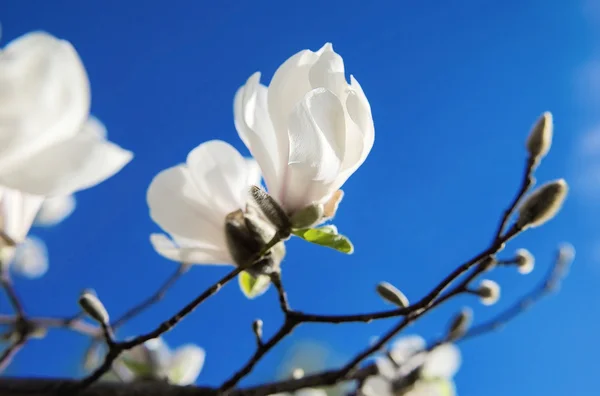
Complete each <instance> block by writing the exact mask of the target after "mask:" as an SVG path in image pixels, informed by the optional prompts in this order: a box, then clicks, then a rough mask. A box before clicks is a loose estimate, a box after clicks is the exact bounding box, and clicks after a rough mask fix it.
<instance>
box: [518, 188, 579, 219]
mask: <svg viewBox="0 0 600 396" xmlns="http://www.w3.org/2000/svg"><path fill="white" fill-rule="evenodd" d="M568 190H569V187H568V185H567V182H566V181H565V180H564V179H558V180H554V181H551V182H548V183H546V184H544V185H542V186H541V187H539V188H538V189H536V190H535V191H534V192H533V193H531V195H529V197H527V199H525V202H523V204H522V205H521V207H520V208H519V218H518V219H517V227H519V228H521V229H526V228H529V227H538V226H540V225H542V224H544V223H545V222H547V221H548V220H550V219H552V218H553V217H554V216H556V214H557V213H558V211H559V210H560V208H561V207H562V204H563V202H564V201H565V198H566V197H567V192H568Z"/></svg>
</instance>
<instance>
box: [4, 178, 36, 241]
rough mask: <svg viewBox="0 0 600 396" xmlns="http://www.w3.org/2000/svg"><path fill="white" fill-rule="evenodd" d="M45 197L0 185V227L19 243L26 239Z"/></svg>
mask: <svg viewBox="0 0 600 396" xmlns="http://www.w3.org/2000/svg"><path fill="white" fill-rule="evenodd" d="M43 200H44V198H43V197H41V196H38V195H31V194H26V193H23V192H21V191H17V190H12V189H9V188H5V187H0V227H1V228H2V231H3V232H4V233H5V234H6V235H8V236H9V237H10V238H12V239H13V240H14V241H15V242H17V243H19V242H22V241H23V240H24V239H25V236H26V235H27V233H29V229H30V228H31V225H32V223H33V219H34V218H35V215H36V214H37V212H38V210H39V208H40V206H41V205H42V201H43Z"/></svg>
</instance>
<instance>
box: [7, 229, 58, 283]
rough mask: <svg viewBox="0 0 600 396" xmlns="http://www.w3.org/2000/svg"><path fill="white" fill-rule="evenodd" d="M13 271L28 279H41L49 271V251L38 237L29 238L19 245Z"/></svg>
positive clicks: (13, 262) (11, 265)
mask: <svg viewBox="0 0 600 396" xmlns="http://www.w3.org/2000/svg"><path fill="white" fill-rule="evenodd" d="M9 266H10V268H11V270H12V271H13V272H15V273H17V274H19V275H22V276H25V277H27V278H32V279H33V278H39V277H40V276H42V275H44V274H45V273H46V272H47V271H48V249H47V248H46V244H45V243H44V241H42V240H41V239H40V238H38V237H34V236H29V237H27V238H25V241H23V242H22V243H20V244H19V245H17V249H16V252H15V257H14V259H13V261H12V263H10V264H9Z"/></svg>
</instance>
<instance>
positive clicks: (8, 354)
mask: <svg viewBox="0 0 600 396" xmlns="http://www.w3.org/2000/svg"><path fill="white" fill-rule="evenodd" d="M17 337H18V338H17V339H16V340H15V341H14V342H12V343H11V344H10V345H9V346H8V347H6V349H5V350H4V351H3V352H2V355H0V373H1V372H3V371H4V370H5V369H6V367H8V365H9V364H10V362H11V361H12V359H13V357H14V356H15V355H16V354H17V352H19V350H21V348H22V347H23V346H24V345H25V343H26V342H27V336H25V335H22V334H18V335H17Z"/></svg>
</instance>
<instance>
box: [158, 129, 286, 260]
mask: <svg viewBox="0 0 600 396" xmlns="http://www.w3.org/2000/svg"><path fill="white" fill-rule="evenodd" d="M257 168H258V166H257V165H256V163H255V162H254V161H249V160H247V159H245V158H244V157H242V155H241V154H240V153H239V152H238V151H237V150H236V149H235V148H233V147H232V146H230V145H229V144H227V143H225V142H223V141H220V140H212V141H208V142H205V143H203V144H201V145H199V146H198V147H196V148H195V149H194V150H192V151H191V152H190V153H189V155H188V157H187V161H186V163H185V164H181V165H177V166H175V167H172V168H169V169H166V170H164V171H162V172H160V173H159V174H158V175H157V176H156V177H154V179H153V180H152V183H151V184H150V187H149V188H148V194H147V199H148V206H149V207H150V216H151V217H152V219H153V220H154V221H155V222H156V223H157V224H158V225H160V226H161V227H162V229H163V230H165V231H166V232H167V233H168V234H169V235H170V238H169V237H167V236H166V235H164V234H152V235H151V237H150V239H151V242H152V244H153V245H154V248H155V249H156V251H157V252H158V253H160V254H161V255H162V256H164V257H166V258H168V259H171V260H174V261H179V262H186V263H190V264H237V263H236V260H235V259H234V257H233V256H232V253H231V252H230V250H229V247H228V244H227V236H226V232H225V223H226V217H227V216H228V215H229V214H231V213H233V212H236V211H242V212H244V211H246V209H247V203H248V199H249V188H250V186H251V185H255V184H258V183H259V182H260V172H258V171H257ZM274 232H275V231H274V230H273V234H274Z"/></svg>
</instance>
